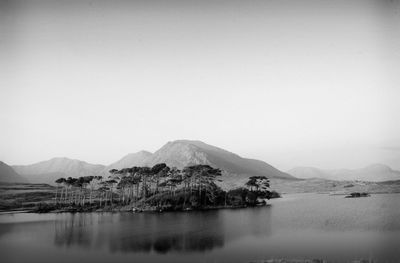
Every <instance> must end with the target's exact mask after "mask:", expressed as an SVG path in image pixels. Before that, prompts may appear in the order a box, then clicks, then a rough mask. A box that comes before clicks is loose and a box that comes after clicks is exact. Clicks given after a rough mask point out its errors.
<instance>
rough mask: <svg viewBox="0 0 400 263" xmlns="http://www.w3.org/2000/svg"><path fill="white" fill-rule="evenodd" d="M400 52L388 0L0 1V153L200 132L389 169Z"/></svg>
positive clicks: (102, 153) (295, 162)
mask: <svg viewBox="0 0 400 263" xmlns="http://www.w3.org/2000/svg"><path fill="white" fill-rule="evenodd" d="M300 2H301V3H300ZM399 61H400V4H399V1H396V0H394V1H389V0H388V1H385V0H383V1H365V0H359V1H351V0H345V1H344V0H343V1H340V0H339V1H322V0H320V1H281V0H280V1H268V0H266V1H204V0H202V1H187V0H185V1H165V0H164V1H149V0H147V1H2V0H0V72H1V73H0V75H1V77H0V118H1V122H0V123H1V126H0V160H2V161H5V162H6V163H9V164H29V163H34V162H37V161H41V160H45V159H50V158H52V157H56V156H65V157H70V158H76V159H81V160H85V161H88V162H93V163H102V164H109V163H111V162H114V161H116V160H118V159H119V158H121V157H122V156H123V155H125V154H127V153H130V152H136V151H139V150H142V149H146V150H149V151H155V150H157V149H158V148H159V147H161V146H162V145H163V144H164V143H166V142H167V141H171V140H175V139H197V140H202V141H204V142H207V143H209V144H213V145H216V146H219V147H221V148H225V149H228V150H230V151H232V152H235V153H238V154H239V155H241V156H244V157H252V158H258V159H261V160H264V161H266V162H268V163H270V164H272V165H274V166H276V167H277V168H280V169H283V170H286V169H289V168H292V167H294V166H299V165H301V166H317V167H321V168H340V167H347V168H356V167H362V166H365V165H368V164H370V163H376V162H382V163H386V164H389V165H391V166H393V167H394V168H397V169H400V116H399V115H400V114H399V113H400V87H399V84H400V71H399V69H400V62H399Z"/></svg>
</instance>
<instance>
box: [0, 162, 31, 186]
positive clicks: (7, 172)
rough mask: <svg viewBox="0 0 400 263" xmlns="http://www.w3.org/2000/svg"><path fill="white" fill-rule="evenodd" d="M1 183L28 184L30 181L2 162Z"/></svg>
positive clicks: (0, 167)
mask: <svg viewBox="0 0 400 263" xmlns="http://www.w3.org/2000/svg"><path fill="white" fill-rule="evenodd" d="M0 182H3V183H27V182H28V180H27V179H25V178H23V177H22V176H21V175H19V174H18V173H16V172H15V171H14V169H13V168H12V167H11V166H9V165H7V164H6V163H4V162H2V161H0Z"/></svg>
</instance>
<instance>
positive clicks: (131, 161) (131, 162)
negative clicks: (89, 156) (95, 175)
mask: <svg viewBox="0 0 400 263" xmlns="http://www.w3.org/2000/svg"><path fill="white" fill-rule="evenodd" d="M151 156H152V153H151V152H147V151H140V152H137V153H130V154H128V155H125V156H124V157H122V159H120V160H118V161H116V162H114V163H112V164H110V165H108V166H106V167H104V169H103V170H102V171H101V172H100V173H99V175H101V176H103V177H104V176H108V175H110V174H109V172H108V171H110V170H111V169H122V168H127V167H133V166H146V165H148V160H149V158H150V157H151Z"/></svg>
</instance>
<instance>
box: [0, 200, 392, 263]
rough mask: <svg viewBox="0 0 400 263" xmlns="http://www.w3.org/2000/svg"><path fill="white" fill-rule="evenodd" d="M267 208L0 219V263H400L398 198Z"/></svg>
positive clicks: (278, 203)
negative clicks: (280, 261)
mask: <svg viewBox="0 0 400 263" xmlns="http://www.w3.org/2000/svg"><path fill="white" fill-rule="evenodd" d="M271 204H272V205H271V206H269V207H259V208H247V209H236V210H227V209H226V210H218V211H207V212H181V213H162V214H148V213H142V214H133V213H85V214H67V213H66V214H7V215H0V252H1V254H0V262H4V263H6V262H55V261H56V262H96V263H101V262H249V261H252V260H260V259H269V258H324V259H328V260H332V261H338V262H343V261H347V260H353V259H360V258H364V259H368V258H373V259H375V260H378V261H379V262H400V194H381V195H373V196H371V197H369V198H357V199H345V198H344V197H343V196H328V195H322V194H299V195H287V196H285V197H284V198H282V199H279V200H273V201H271Z"/></svg>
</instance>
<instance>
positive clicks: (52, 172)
mask: <svg viewBox="0 0 400 263" xmlns="http://www.w3.org/2000/svg"><path fill="white" fill-rule="evenodd" d="M13 168H14V170H15V171H16V172H17V173H19V174H20V175H22V176H23V177H25V178H27V179H28V180H29V181H30V182H32V183H48V184H54V180H56V179H57V178H59V177H69V176H71V177H79V176H91V175H92V176H94V175H97V174H98V173H99V172H100V171H102V170H103V169H104V166H103V165H99V164H89V163H86V162H83V161H79V160H73V159H69V158H53V159H50V160H47V161H43V162H39V163H35V164H31V165H15V166H13Z"/></svg>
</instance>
